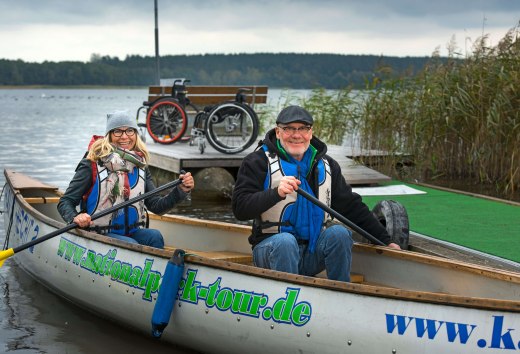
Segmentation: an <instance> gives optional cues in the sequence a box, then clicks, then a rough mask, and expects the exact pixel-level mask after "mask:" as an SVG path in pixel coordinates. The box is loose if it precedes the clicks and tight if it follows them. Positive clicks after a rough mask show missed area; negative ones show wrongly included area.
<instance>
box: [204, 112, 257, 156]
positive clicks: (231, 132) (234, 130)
mask: <svg viewBox="0 0 520 354" xmlns="http://www.w3.org/2000/svg"><path fill="white" fill-rule="evenodd" d="M258 126H259V123H258V117H257V115H256V113H255V111H253V110H252V109H251V108H250V107H249V106H247V105H245V104H240V103H237V102H228V103H223V104H219V105H218V106H216V107H214V108H213V109H212V110H211V112H210V113H209V116H208V118H207V119H206V122H205V125H204V130H205V131H206V135H207V138H208V141H209V143H210V144H211V146H213V147H214V148H215V150H217V151H219V152H222V153H224V154H236V153H239V152H241V151H244V150H245V149H247V148H248V147H250V146H251V145H252V144H253V143H254V142H255V140H256V138H257V137H258Z"/></svg>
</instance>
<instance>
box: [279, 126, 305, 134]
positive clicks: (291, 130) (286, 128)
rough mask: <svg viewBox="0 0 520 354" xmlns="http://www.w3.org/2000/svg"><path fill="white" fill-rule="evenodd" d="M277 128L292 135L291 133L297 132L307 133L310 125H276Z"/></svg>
mask: <svg viewBox="0 0 520 354" xmlns="http://www.w3.org/2000/svg"><path fill="white" fill-rule="evenodd" d="M278 128H280V129H282V130H283V132H284V133H285V134H287V135H293V134H296V133H297V132H298V133H299V134H307V133H308V132H310V131H311V129H312V127H311V126H310V125H304V126H302V127H298V128H296V127H282V126H278Z"/></svg>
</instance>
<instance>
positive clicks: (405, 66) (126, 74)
mask: <svg viewBox="0 0 520 354" xmlns="http://www.w3.org/2000/svg"><path fill="white" fill-rule="evenodd" d="M431 59H432V58H430V57H387V56H375V55H341V54H295V53H279V54H270V53H258V54H204V55H170V56H163V57H161V58H160V73H161V78H174V77H175V78H178V77H183V78H189V79H190V80H191V83H192V84H193V85H245V84H247V85H250V84H255V85H268V86H270V87H277V88H293V89H313V88H317V87H323V88H327V89H342V88H346V87H351V88H363V87H365V86H366V85H367V82H373V81H374V79H377V78H381V79H388V78H399V77H410V76H414V75H416V74H417V73H418V72H420V71H421V70H422V69H423V68H424V66H425V65H426V64H427V63H428V62H429V61H430V60H431ZM437 59H438V58H437ZM155 67H156V61H155V57H151V56H139V55H129V56H127V57H126V58H124V59H119V58H118V57H109V56H101V55H98V54H93V55H92V56H91V60H90V61H89V62H79V61H63V62H49V61H45V62H43V63H31V62H25V61H22V60H7V59H0V85H1V86H28V85H58V86H149V85H153V84H155V77H156V75H155V70H156V69H155Z"/></svg>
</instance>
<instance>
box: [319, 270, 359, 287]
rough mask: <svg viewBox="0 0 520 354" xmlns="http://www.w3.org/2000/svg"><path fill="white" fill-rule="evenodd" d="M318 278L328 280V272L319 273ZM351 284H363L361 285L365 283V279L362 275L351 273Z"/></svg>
mask: <svg viewBox="0 0 520 354" xmlns="http://www.w3.org/2000/svg"><path fill="white" fill-rule="evenodd" d="M316 276H317V277H318V278H325V279H326V278H327V272H326V271H323V272H321V273H318V274H316ZM350 282H351V283H358V284H361V283H365V277H364V276H363V274H360V273H350Z"/></svg>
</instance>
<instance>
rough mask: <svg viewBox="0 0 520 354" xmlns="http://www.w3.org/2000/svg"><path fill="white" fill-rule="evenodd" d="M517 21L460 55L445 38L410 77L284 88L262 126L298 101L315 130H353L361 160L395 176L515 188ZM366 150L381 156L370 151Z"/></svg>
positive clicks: (331, 138) (519, 170)
mask: <svg viewBox="0 0 520 354" xmlns="http://www.w3.org/2000/svg"><path fill="white" fill-rule="evenodd" d="M519 26H520V24H519ZM519 26H516V27H515V28H513V29H511V30H510V31H509V32H508V33H507V34H506V35H505V36H504V38H503V39H502V40H501V41H500V42H499V43H498V45H496V46H494V47H492V46H489V45H488V44H487V42H488V38H487V37H486V36H483V37H481V38H479V39H478V40H477V41H476V42H475V43H474V45H473V47H472V49H471V52H470V53H467V54H466V56H465V57H464V58H460V54H458V53H457V49H456V45H455V43H454V42H453V41H452V42H451V43H450V48H449V55H448V58H447V59H446V58H444V59H442V60H441V58H440V57H439V56H438V54H437V55H435V54H434V55H433V56H432V60H431V61H430V62H429V64H428V65H427V66H426V67H425V69H424V70H423V71H422V72H421V73H420V74H419V75H417V76H415V77H404V78H401V79H381V77H378V79H377V80H374V82H373V83H372V84H371V85H367V89H366V90H364V91H360V92H357V91H356V92H353V91H352V90H350V89H349V88H346V89H344V90H339V91H327V90H325V89H322V88H320V89H315V90H313V91H312V94H311V95H310V96H309V97H303V98H302V97H297V96H294V95H291V93H290V91H287V92H286V93H285V94H283V95H282V97H281V99H280V102H278V107H274V108H273V107H271V108H270V109H267V110H266V114H265V116H264V120H263V123H264V130H265V128H267V127H272V126H273V125H274V117H275V116H276V114H277V112H279V110H280V109H281V108H283V107H285V106H287V105H289V104H299V105H301V106H303V107H304V108H306V109H307V110H308V111H309V112H311V114H312V115H313V117H314V118H315V124H314V134H315V135H317V136H319V137H320V138H321V139H322V140H324V141H325V142H327V143H329V144H340V145H341V144H342V142H343V141H344V139H345V137H346V136H348V134H351V135H359V140H360V142H361V146H360V148H361V149H363V150H364V151H365V154H368V155H365V156H364V159H363V160H361V162H362V163H365V164H368V165H371V166H372V167H375V168H377V169H378V170H379V171H381V172H383V173H386V174H388V175H391V176H393V177H395V178H399V179H403V180H412V181H427V182H434V181H435V180H463V181H465V182H466V183H468V184H479V185H482V184H487V185H491V186H493V188H494V189H495V191H496V193H497V194H498V195H501V196H504V197H507V196H508V195H512V194H514V193H518V191H519V190H520V150H519V148H518V146H519V142H520V40H519V38H520V27H519ZM385 69H386V70H388V68H385ZM383 77H384V76H383ZM387 77H389V75H387ZM374 150H375V151H384V152H386V153H387V157H386V158H385V159H383V160H381V159H380V158H378V157H377V156H376V155H375V154H374V156H370V154H369V152H370V151H374ZM375 162H377V163H378V165H377V166H374V163H375Z"/></svg>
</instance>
